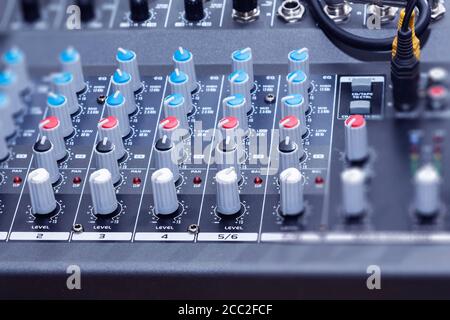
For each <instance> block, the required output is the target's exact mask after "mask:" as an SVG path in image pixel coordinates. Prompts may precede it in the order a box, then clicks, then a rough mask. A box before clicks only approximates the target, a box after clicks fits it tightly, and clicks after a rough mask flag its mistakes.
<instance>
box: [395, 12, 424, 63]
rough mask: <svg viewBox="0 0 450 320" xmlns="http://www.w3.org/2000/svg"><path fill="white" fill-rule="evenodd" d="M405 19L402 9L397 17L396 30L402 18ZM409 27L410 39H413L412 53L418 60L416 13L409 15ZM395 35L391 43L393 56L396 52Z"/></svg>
mask: <svg viewBox="0 0 450 320" xmlns="http://www.w3.org/2000/svg"><path fill="white" fill-rule="evenodd" d="M404 19H405V9H403V10H402V11H401V12H400V17H399V18H398V26H397V28H398V30H400V28H401V27H402V24H403V20H404ZM409 28H410V29H411V33H412V41H413V48H414V55H415V57H416V59H417V60H420V40H419V38H418V37H417V36H416V13H415V12H413V14H412V16H411V20H410V21H409ZM397 41H398V39H397V37H395V39H394V42H393V43H392V57H395V55H396V54H397Z"/></svg>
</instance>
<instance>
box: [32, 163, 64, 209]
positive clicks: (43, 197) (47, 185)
mask: <svg viewBox="0 0 450 320" xmlns="http://www.w3.org/2000/svg"><path fill="white" fill-rule="evenodd" d="M27 181H28V189H29V191H30V199H31V210H32V212H33V214H35V215H45V214H49V213H52V212H53V211H55V209H56V206H57V203H56V199H55V193H54V191H53V187H52V183H51V180H50V174H49V173H48V171H47V170H45V169H44V168H39V169H36V170H34V171H31V172H30V174H29V175H28V179H27Z"/></svg>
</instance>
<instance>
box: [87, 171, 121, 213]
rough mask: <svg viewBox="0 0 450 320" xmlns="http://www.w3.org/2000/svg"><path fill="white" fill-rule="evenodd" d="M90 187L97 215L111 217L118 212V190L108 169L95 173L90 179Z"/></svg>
mask: <svg viewBox="0 0 450 320" xmlns="http://www.w3.org/2000/svg"><path fill="white" fill-rule="evenodd" d="M89 186H90V188H91V197H92V206H93V207H94V214H95V215H100V216H101V215H109V214H111V213H114V211H116V210H117V208H118V206H119V204H118V202H117V196H116V189H114V184H113V181H112V176H111V173H110V172H109V170H108V169H100V170H97V171H95V172H93V173H92V174H91V176H90V177H89Z"/></svg>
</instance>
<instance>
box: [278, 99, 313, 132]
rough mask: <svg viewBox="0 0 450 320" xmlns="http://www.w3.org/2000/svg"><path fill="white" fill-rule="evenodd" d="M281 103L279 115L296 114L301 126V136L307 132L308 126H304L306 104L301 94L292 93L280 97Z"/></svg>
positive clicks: (283, 116)
mask: <svg viewBox="0 0 450 320" xmlns="http://www.w3.org/2000/svg"><path fill="white" fill-rule="evenodd" d="M281 103H282V106H281V117H282V118H285V117H287V116H296V117H297V119H298V120H299V121H300V124H301V127H302V136H305V135H306V133H307V132H308V127H307V126H306V111H307V106H306V104H305V99H304V98H303V96H302V95H300V94H292V95H289V96H286V97H284V98H283V99H281Z"/></svg>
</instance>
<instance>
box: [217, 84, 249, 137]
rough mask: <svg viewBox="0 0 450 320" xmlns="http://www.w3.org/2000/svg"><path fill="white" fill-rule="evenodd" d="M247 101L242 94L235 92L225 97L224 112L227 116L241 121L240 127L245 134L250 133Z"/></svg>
mask: <svg viewBox="0 0 450 320" xmlns="http://www.w3.org/2000/svg"><path fill="white" fill-rule="evenodd" d="M247 110H248V107H247V103H246V100H245V97H244V96H243V95H242V94H239V93H238V94H235V95H232V96H230V97H227V98H225V99H223V113H224V115H225V117H234V118H236V119H237V120H238V121H239V128H240V129H241V130H242V131H243V135H244V136H246V135H248V131H249V130H248V116H247Z"/></svg>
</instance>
